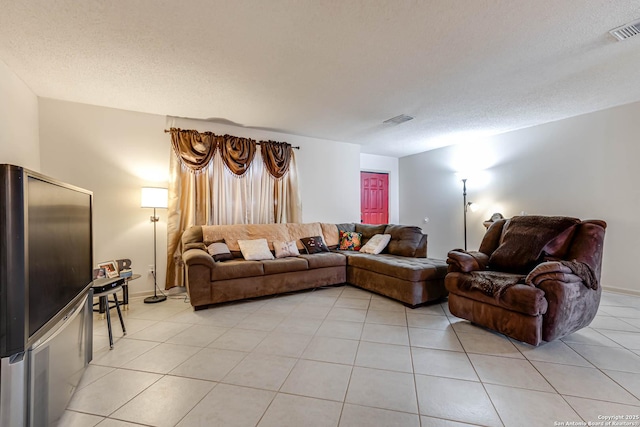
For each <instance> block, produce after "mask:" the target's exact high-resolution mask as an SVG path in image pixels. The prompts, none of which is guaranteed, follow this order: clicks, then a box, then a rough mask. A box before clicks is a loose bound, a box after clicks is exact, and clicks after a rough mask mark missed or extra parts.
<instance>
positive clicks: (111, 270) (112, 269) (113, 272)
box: [98, 261, 118, 279]
mask: <svg viewBox="0 0 640 427" xmlns="http://www.w3.org/2000/svg"><path fill="white" fill-rule="evenodd" d="M98 268H104V271H105V274H106V275H107V277H108V278H109V279H111V278H113V277H118V266H117V265H116V262H115V261H105V262H101V263H100V264H98Z"/></svg>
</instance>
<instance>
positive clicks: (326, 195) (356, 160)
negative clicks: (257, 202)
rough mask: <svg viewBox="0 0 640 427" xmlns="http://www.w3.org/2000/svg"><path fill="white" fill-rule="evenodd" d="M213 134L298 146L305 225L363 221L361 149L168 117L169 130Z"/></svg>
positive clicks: (277, 133) (275, 133)
mask: <svg viewBox="0 0 640 427" xmlns="http://www.w3.org/2000/svg"><path fill="white" fill-rule="evenodd" d="M169 127H177V128H181V129H196V130H199V131H201V132H204V131H211V132H214V133H216V134H219V135H224V134H229V135H234V136H240V137H244V138H253V139H255V140H258V141H259V140H274V141H280V142H288V143H289V144H291V145H294V146H299V147H300V150H296V152H295V154H296V161H297V164H298V174H299V176H300V196H301V198H302V221H303V222H316V221H320V222H334V223H342V222H359V221H360V146H359V145H356V144H347V143H344V142H337V141H329V140H326V139H318V138H309V137H305V136H299V135H289V134H284V133H279V132H273V131H269V130H263V129H253V128H245V127H239V126H232V125H227V124H220V123H212V122H207V121H203V120H189V119H181V118H168V119H167V128H169Z"/></svg>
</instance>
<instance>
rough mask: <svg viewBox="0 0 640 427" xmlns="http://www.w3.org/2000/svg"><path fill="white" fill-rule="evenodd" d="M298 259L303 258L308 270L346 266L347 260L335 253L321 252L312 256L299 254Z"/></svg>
mask: <svg viewBox="0 0 640 427" xmlns="http://www.w3.org/2000/svg"><path fill="white" fill-rule="evenodd" d="M353 253H357V252H353ZM300 258H304V259H306V260H307V262H308V263H309V268H310V269H312V268H324V267H340V266H343V265H347V258H346V257H345V256H344V255H342V254H340V253H336V252H321V253H317V254H313V255H306V254H301V255H300Z"/></svg>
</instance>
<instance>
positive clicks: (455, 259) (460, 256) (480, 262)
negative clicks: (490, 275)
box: [447, 249, 489, 273]
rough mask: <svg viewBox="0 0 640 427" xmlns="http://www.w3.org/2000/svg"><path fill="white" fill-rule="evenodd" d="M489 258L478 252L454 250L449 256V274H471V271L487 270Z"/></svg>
mask: <svg viewBox="0 0 640 427" xmlns="http://www.w3.org/2000/svg"><path fill="white" fill-rule="evenodd" d="M488 263H489V256H488V255H486V254H484V253H482V252H477V251H464V250H462V249H454V250H452V251H449V253H448V254H447V264H449V272H453V271H456V272H460V273H469V272H471V271H478V270H486V268H487V264H488Z"/></svg>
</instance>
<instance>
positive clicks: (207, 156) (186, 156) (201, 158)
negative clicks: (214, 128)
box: [171, 128, 217, 172]
mask: <svg viewBox="0 0 640 427" xmlns="http://www.w3.org/2000/svg"><path fill="white" fill-rule="evenodd" d="M171 145H172V146H173V150H174V152H175V153H176V156H178V158H179V159H180V161H181V162H182V164H183V165H185V166H187V167H188V168H189V169H191V170H193V171H196V172H197V171H201V170H202V169H204V168H205V167H207V165H208V164H209V162H210V161H211V159H212V158H213V156H214V154H215V152H216V145H217V142H216V136H215V135H214V134H213V133H211V132H204V133H200V132H198V131H195V130H182V129H176V128H171Z"/></svg>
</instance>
